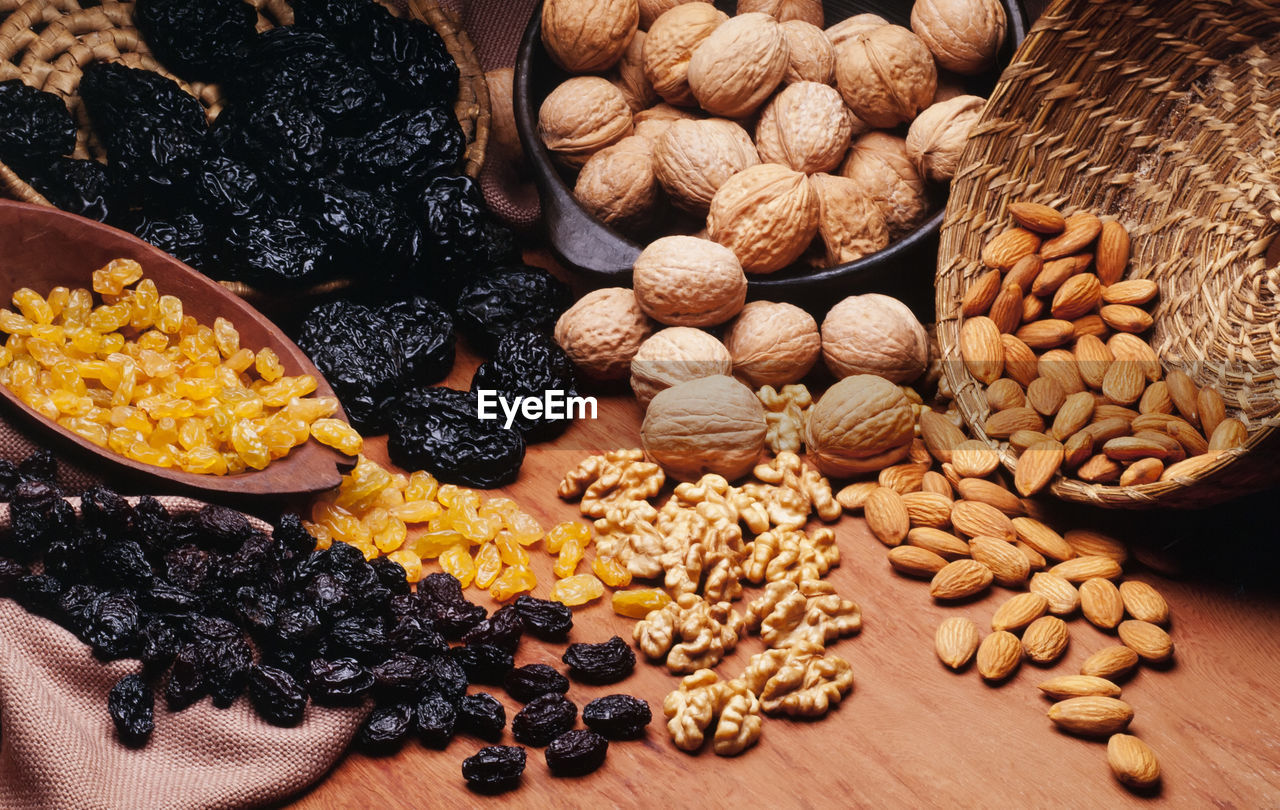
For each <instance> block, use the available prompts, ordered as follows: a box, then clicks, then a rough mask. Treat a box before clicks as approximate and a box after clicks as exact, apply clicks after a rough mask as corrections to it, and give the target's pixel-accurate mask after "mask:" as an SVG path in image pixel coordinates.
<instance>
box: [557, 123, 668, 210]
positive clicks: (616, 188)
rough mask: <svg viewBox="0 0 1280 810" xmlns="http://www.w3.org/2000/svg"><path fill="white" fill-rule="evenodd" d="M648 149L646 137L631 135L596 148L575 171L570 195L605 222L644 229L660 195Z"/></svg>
mask: <svg viewBox="0 0 1280 810" xmlns="http://www.w3.org/2000/svg"><path fill="white" fill-rule="evenodd" d="M651 149H652V147H651V146H650V144H649V142H648V141H647V140H645V139H644V138H638V137H636V136H634V135H633V136H631V137H629V138H623V139H622V140H621V141H619V142H618V143H616V144H614V145H613V146H610V147H607V148H605V149H601V150H600V151H599V152H596V153H595V154H594V155H592V156H591V157H590V158H589V159H588V160H587V162H586V163H585V164H584V165H583V167H582V171H581V172H579V173H578V181H577V183H576V184H575V185H574V187H573V196H574V198H575V199H576V200H577V201H578V202H579V203H580V204H581V205H582V207H583V208H585V209H586V211H587V213H588V214H590V215H591V216H593V217H594V218H596V219H598V220H599V221H601V222H603V223H604V224H605V225H610V226H612V227H614V228H617V229H618V230H619V231H622V232H623V233H627V234H637V233H640V232H642V231H644V229H645V228H647V227H649V226H650V225H651V224H652V223H653V219H654V215H655V214H656V213H657V212H658V201H659V199H660V197H661V196H662V188H661V187H660V186H659V185H658V178H657V177H655V176H654V173H653V156H652V151H651Z"/></svg>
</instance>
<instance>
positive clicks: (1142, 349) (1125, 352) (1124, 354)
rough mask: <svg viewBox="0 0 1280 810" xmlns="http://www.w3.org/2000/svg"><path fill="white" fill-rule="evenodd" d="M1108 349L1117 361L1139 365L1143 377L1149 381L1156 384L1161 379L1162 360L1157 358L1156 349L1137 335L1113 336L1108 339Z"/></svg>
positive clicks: (1123, 333) (1121, 333)
mask: <svg viewBox="0 0 1280 810" xmlns="http://www.w3.org/2000/svg"><path fill="white" fill-rule="evenodd" d="M1107 348H1108V349H1110V350H1111V354H1112V355H1113V356H1114V357H1115V358H1116V360H1118V361H1123V360H1128V361H1131V362H1134V363H1137V364H1138V367H1139V368H1141V369H1142V376H1144V377H1146V378H1147V380H1148V381H1150V382H1155V381H1156V380H1158V379H1160V373H1161V370H1160V358H1158V357H1156V352H1155V349H1152V348H1151V345H1150V344H1149V343H1147V342H1146V341H1145V340H1143V339H1142V338H1140V337H1138V336H1137V335H1130V334H1128V333H1127V332H1120V333H1119V334H1115V335H1112V336H1111V337H1110V338H1108V339H1107Z"/></svg>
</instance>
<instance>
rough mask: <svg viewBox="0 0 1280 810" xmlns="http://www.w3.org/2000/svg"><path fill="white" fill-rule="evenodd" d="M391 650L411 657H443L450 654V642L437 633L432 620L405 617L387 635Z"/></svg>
mask: <svg viewBox="0 0 1280 810" xmlns="http://www.w3.org/2000/svg"><path fill="white" fill-rule="evenodd" d="M387 638H388V640H390V642H391V648H392V649H393V650H396V651H397V652H405V653H409V654H410V655H417V656H424V657H425V656H428V655H441V654H447V653H448V652H449V642H447V641H445V638H444V636H442V635H440V633H439V632H437V631H436V628H435V625H433V624H432V622H431V620H430V619H423V618H418V617H416V616H404V617H402V618H400V619H399V620H397V621H396V623H395V626H394V627H392V629H391V632H390V633H388V634H387Z"/></svg>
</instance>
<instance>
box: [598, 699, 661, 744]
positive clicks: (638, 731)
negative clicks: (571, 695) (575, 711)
mask: <svg viewBox="0 0 1280 810" xmlns="http://www.w3.org/2000/svg"><path fill="white" fill-rule="evenodd" d="M651 720H653V712H652V711H651V710H650V709H649V704H648V703H647V702H646V701H643V700H641V699H640V698H636V697H632V696H631V695H605V696H604V697H599V698H596V699H595V700H593V701H591V702H590V703H588V704H587V705H586V706H584V707H583V709H582V722H584V723H586V724H587V727H588V728H590V729H591V730H592V731H598V732H599V733H601V734H603V735H604V736H606V737H608V738H609V739H611V740H631V739H635V738H636V737H640V736H643V735H644V729H645V726H647V725H649V723H650V721H651Z"/></svg>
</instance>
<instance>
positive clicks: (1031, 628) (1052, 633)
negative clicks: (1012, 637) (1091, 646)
mask: <svg viewBox="0 0 1280 810" xmlns="http://www.w3.org/2000/svg"><path fill="white" fill-rule="evenodd" d="M1070 642H1071V633H1070V631H1068V630H1067V623H1066V622H1064V621H1063V620H1062V619H1059V618H1058V617H1057V616H1041V617H1040V618H1038V619H1036V620H1035V621H1034V622H1032V623H1031V624H1030V625H1028V627H1027V629H1026V630H1025V631H1023V633H1022V650H1023V652H1025V653H1026V655H1027V657H1028V658H1030V659H1031V660H1032V661H1034V662H1036V663H1037V664H1052V663H1053V662H1054V661H1057V660H1058V659H1059V658H1061V657H1062V654H1063V653H1064V652H1066V649H1067V644H1069V643H1070Z"/></svg>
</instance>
